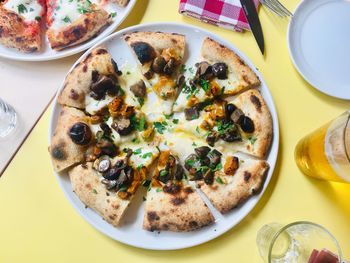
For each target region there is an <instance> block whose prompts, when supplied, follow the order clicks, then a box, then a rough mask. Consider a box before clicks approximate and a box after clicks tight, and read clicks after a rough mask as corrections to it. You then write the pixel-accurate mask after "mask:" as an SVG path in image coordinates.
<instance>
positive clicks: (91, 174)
mask: <svg viewBox="0 0 350 263" xmlns="http://www.w3.org/2000/svg"><path fill="white" fill-rule="evenodd" d="M68 174H69V178H70V181H71V183H72V188H73V191H74V192H75V194H76V195H77V196H78V197H79V199H80V200H81V201H82V202H83V203H84V204H85V205H86V206H88V207H90V208H92V209H93V210H95V211H96V212H97V213H98V214H99V215H101V216H102V217H103V218H104V219H105V220H106V221H107V222H108V223H110V224H111V225H113V226H115V227H116V226H118V225H119V224H120V220H121V218H122V216H123V214H124V212H125V211H126V209H127V207H128V206H129V203H130V201H129V200H123V199H121V198H119V197H118V195H117V193H115V192H113V191H109V190H107V189H106V187H105V186H104V185H103V184H102V183H101V182H100V180H101V175H99V174H98V173H97V172H96V171H95V170H94V169H93V168H92V163H86V164H80V165H78V166H76V167H74V168H73V169H71V170H70V171H69V172H68Z"/></svg>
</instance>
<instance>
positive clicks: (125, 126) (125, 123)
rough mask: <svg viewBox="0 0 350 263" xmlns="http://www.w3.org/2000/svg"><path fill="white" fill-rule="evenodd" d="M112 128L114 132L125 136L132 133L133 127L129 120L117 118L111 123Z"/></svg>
mask: <svg viewBox="0 0 350 263" xmlns="http://www.w3.org/2000/svg"><path fill="white" fill-rule="evenodd" d="M112 128H113V129H114V130H116V131H117V132H118V133H119V134H120V135H121V136H125V135H128V134H130V133H131V132H132V130H133V125H132V123H131V121H130V120H129V119H126V118H118V119H117V120H115V121H114V122H113V124H112Z"/></svg>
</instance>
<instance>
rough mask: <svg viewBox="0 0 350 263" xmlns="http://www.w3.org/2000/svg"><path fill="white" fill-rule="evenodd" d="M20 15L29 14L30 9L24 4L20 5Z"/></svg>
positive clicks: (18, 7)
mask: <svg viewBox="0 0 350 263" xmlns="http://www.w3.org/2000/svg"><path fill="white" fill-rule="evenodd" d="M17 9H18V13H20V14H23V13H28V9H27V8H26V6H25V5H24V4H20V5H18V6H17Z"/></svg>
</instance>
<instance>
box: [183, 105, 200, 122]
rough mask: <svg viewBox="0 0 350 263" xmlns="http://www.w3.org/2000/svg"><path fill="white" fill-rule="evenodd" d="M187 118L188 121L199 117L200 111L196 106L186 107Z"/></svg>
mask: <svg viewBox="0 0 350 263" xmlns="http://www.w3.org/2000/svg"><path fill="white" fill-rule="evenodd" d="M184 112H185V118H186V120H188V121H191V120H195V119H198V118H199V111H198V108H197V107H196V106H193V107H191V108H186V109H185V111H184Z"/></svg>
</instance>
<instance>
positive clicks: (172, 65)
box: [163, 58, 176, 76]
mask: <svg viewBox="0 0 350 263" xmlns="http://www.w3.org/2000/svg"><path fill="white" fill-rule="evenodd" d="M175 69H176V60H175V59H174V58H170V59H169V61H168V62H167V63H166V65H165V66H164V69H163V72H164V74H166V75H169V76H170V75H171V74H173V73H174V71H175Z"/></svg>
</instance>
